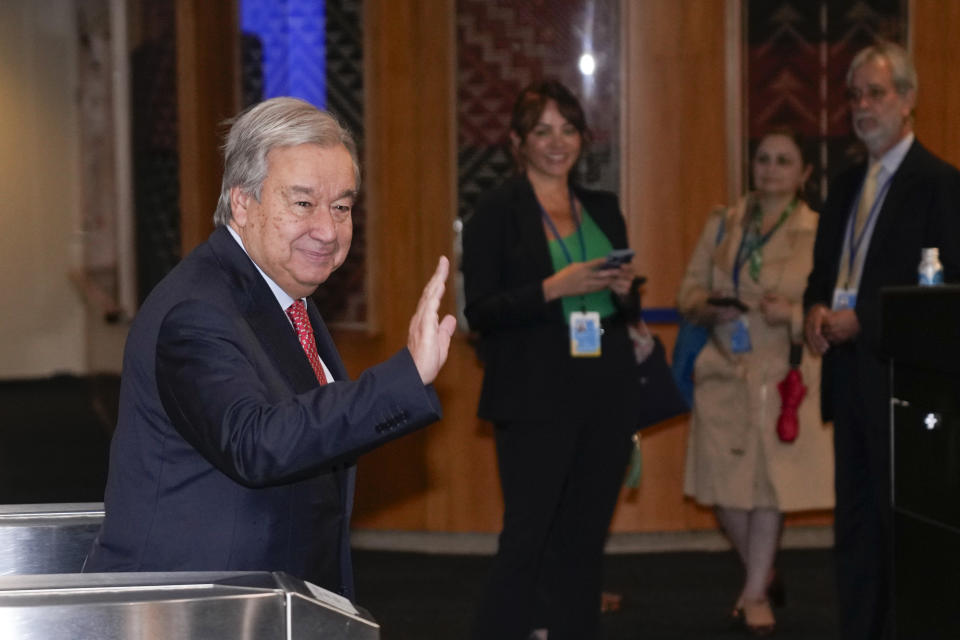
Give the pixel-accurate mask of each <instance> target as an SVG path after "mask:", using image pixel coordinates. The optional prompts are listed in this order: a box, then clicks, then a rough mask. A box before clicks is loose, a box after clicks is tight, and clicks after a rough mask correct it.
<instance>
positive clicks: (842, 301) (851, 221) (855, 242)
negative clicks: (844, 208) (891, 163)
mask: <svg viewBox="0 0 960 640" xmlns="http://www.w3.org/2000/svg"><path fill="white" fill-rule="evenodd" d="M891 180H893V176H891V177H889V178H887V180H886V182H884V183H883V187H881V188H880V190H879V191H878V192H877V195H876V197H875V198H874V199H873V204H872V205H870V213H868V214H867V219H866V221H865V222H864V223H863V229H861V230H860V236H859V237H857V236H856V230H855V227H856V217H857V213H856V212H857V209H859V208H860V198H861V197H863V189H862V188H861V190H860V195H858V196H857V201H856V202H855V203H854V206H853V210H852V212H851V214H850V216H849V217H848V219H847V234H846V243H847V254H848V260H847V277H846V280H845V281H844V283H843V286H842V287H841V286H837V287H836V288H835V289H834V290H833V301H832V304H831V305H830V308H831V309H832V310H833V311H842V310H844V309H854V308H856V306H857V287H854V286H852V283H851V281H852V280H853V275H854V273H853V272H854V268H855V267H856V263H857V255H858V254H859V253H860V250H861V249H862V248H863V240H864V238H865V237H866V235H867V232H870V233H873V231H872V229H873V226H874V224H875V223H876V217H877V212H878V211H879V210H880V203H881V202H883V198H884V196H885V195H886V193H887V190H888V189H889V188H890V182H891ZM840 268H841V269H842V268H843V265H841V266H840Z"/></svg>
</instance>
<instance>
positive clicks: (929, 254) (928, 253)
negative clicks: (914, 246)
mask: <svg viewBox="0 0 960 640" xmlns="http://www.w3.org/2000/svg"><path fill="white" fill-rule="evenodd" d="M920 251H921V254H920V255H922V256H923V258H924V259H926V258H939V257H940V248H939V247H924V248H923V249H921V250H920Z"/></svg>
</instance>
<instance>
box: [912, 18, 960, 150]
mask: <svg viewBox="0 0 960 640" xmlns="http://www.w3.org/2000/svg"><path fill="white" fill-rule="evenodd" d="M910 16H911V24H912V29H911V31H912V34H913V35H912V49H913V56H914V63H915V64H916V67H917V75H918V76H919V83H918V84H919V87H918V91H917V111H916V133H917V138H919V139H920V140H921V141H923V144H925V145H926V146H927V147H929V148H930V149H931V150H932V151H933V152H934V153H936V154H937V155H938V156H940V157H941V158H943V159H945V160H947V161H948V162H950V163H952V164H953V165H955V166H956V165H960V82H957V70H956V66H955V65H956V61H957V60H960V41H958V40H957V28H958V25H960V2H956V1H955V0H913V2H912V3H911V7H910Z"/></svg>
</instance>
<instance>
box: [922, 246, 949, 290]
mask: <svg viewBox="0 0 960 640" xmlns="http://www.w3.org/2000/svg"><path fill="white" fill-rule="evenodd" d="M917 273H918V275H919V278H918V280H917V283H918V284H919V285H920V286H921V287H929V286H933V285H937V284H943V265H942V264H940V249H938V248H937V247H927V248H924V249H921V250H920V266H919V267H917Z"/></svg>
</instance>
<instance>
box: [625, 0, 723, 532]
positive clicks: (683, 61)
mask: <svg viewBox="0 0 960 640" xmlns="http://www.w3.org/2000/svg"><path fill="white" fill-rule="evenodd" d="M623 7H624V11H625V16H624V25H625V26H624V28H625V31H626V37H625V38H624V42H625V43H626V44H627V50H626V52H625V60H624V65H625V66H624V72H625V82H624V86H625V87H626V105H625V113H624V118H625V127H624V130H625V138H624V146H625V149H624V154H623V155H624V158H625V162H624V178H623V180H622V184H624V185H625V189H624V193H623V196H622V197H623V200H624V210H625V212H626V215H627V219H628V228H629V232H630V242H631V246H633V247H634V248H636V249H637V265H638V268H639V269H640V271H641V272H642V273H644V274H645V275H647V277H648V278H649V281H648V284H647V286H646V295H645V297H644V304H645V305H646V306H647V307H673V306H674V296H675V294H676V290H677V287H678V285H679V283H680V279H681V277H682V275H683V271H684V269H685V267H686V260H687V258H688V256H689V255H690V253H692V251H693V247H694V245H695V244H696V239H697V237H698V236H699V234H700V230H701V228H702V225H703V221H704V220H705V218H706V215H707V213H708V212H709V210H710V208H711V207H712V206H713V205H715V204H718V203H722V202H724V201H725V200H726V198H727V193H726V181H727V169H726V162H727V146H726V135H725V122H726V111H725V99H724V95H725V94H724V92H725V80H724V79H725V54H726V49H725V47H726V42H725V38H724V18H725V5H724V3H721V2H709V1H697V0H684V1H682V2H671V1H667V0H663V1H661V0H654V1H650V2H642V3H639V2H636V3H635V2H625V3H623ZM653 329H654V330H655V331H656V332H657V333H658V334H659V335H660V336H661V338H663V339H664V342H665V343H666V345H667V348H668V350H669V349H670V348H672V344H673V341H674V338H675V334H676V328H675V327H654V328H653ZM686 431H687V424H686V419H685V418H678V419H676V420H673V421H671V422H668V423H666V424H664V425H662V426H658V427H656V428H654V429H653V430H651V431H650V432H648V433H645V434H644V436H643V440H642V447H643V459H644V477H643V481H642V483H641V485H640V487H639V488H638V489H632V490H631V489H625V490H624V492H623V495H622V496H621V502H620V506H619V508H618V510H617V514H616V516H615V518H614V524H613V530H614V531H663V530H680V529H689V528H702V527H712V526H714V524H713V519H712V516H711V515H710V513H709V511H707V510H704V509H702V508H698V507H696V506H695V505H694V504H693V503H692V502H691V501H689V500H685V499H684V498H683V462H684V457H685V450H686Z"/></svg>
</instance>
